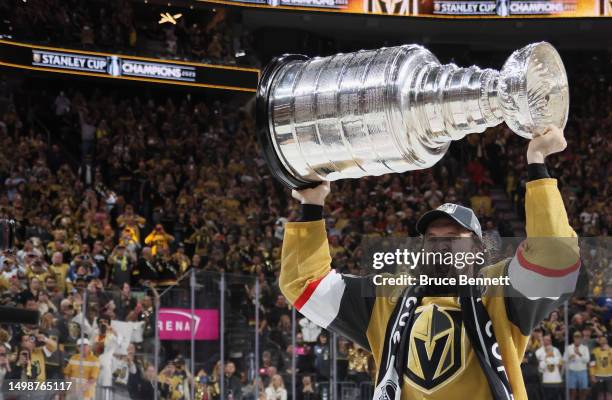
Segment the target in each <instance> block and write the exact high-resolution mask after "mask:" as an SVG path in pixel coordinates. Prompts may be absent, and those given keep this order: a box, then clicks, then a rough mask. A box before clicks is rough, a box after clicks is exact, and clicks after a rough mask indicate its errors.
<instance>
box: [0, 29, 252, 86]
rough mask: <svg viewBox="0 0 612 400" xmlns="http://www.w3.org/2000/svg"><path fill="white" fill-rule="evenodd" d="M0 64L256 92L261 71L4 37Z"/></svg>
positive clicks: (102, 76) (66, 72)
mask: <svg viewBox="0 0 612 400" xmlns="http://www.w3.org/2000/svg"><path fill="white" fill-rule="evenodd" d="M0 66H5V67H13V68H21V69H28V70H34V71H45V72H55V73H63V74H73V75H85V76H93V77H99V78H110V79H126V80H133V81H143V82H152V83H162V84H174V85H184V86H194V87H206V88H214V89H226V90H237V91H245V92H255V91H256V90H257V81H258V79H259V70H257V69H253V68H241V67H233V66H223V65H210V64H200V63H190V62H182V61H174V60H160V59H154V58H146V57H134V56H127V55H116V54H106V53H97V52H89V51H77V50H69V49H61V48H53V47H46V46H36V45H30V44H25V43H18V42H12V41H7V40H0Z"/></svg>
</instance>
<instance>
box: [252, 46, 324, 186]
mask: <svg viewBox="0 0 612 400" xmlns="http://www.w3.org/2000/svg"><path fill="white" fill-rule="evenodd" d="M294 60H308V57H306V56H304V55H300V54H285V55H283V56H281V57H275V58H274V59H272V61H270V63H269V64H268V65H266V67H265V68H264V70H263V71H262V73H261V77H260V79H259V86H258V88H257V94H256V99H255V120H256V123H257V139H258V140H259V145H260V146H261V148H262V151H263V156H264V159H265V161H266V164H268V167H269V168H270V172H271V173H272V176H274V178H276V179H277V180H278V181H279V182H281V183H282V184H283V185H285V186H286V187H288V188H290V189H295V190H302V189H309V188H314V187H316V186H319V184H320V183H321V182H312V181H307V180H305V179H302V178H299V177H296V176H295V175H294V174H292V173H291V172H290V171H289V170H287V168H286V167H285V166H284V165H283V162H282V161H281V159H280V158H279V156H278V154H277V153H276V150H275V149H274V143H272V134H273V133H272V132H270V124H269V122H268V116H269V115H270V114H268V104H269V102H268V97H269V96H270V89H271V85H272V82H274V77H275V75H276V73H277V72H278V71H279V70H280V69H281V67H282V66H283V65H285V64H287V63H288V62H290V61H294Z"/></svg>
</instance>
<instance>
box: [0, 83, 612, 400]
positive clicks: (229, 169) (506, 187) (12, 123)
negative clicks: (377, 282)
mask: <svg viewBox="0 0 612 400" xmlns="http://www.w3.org/2000/svg"><path fill="white" fill-rule="evenodd" d="M579 85H580V86H578V87H574V88H573V89H574V92H573V93H574V96H575V97H574V98H575V99H576V100H574V101H576V102H579V104H580V107H576V108H575V109H574V111H575V113H574V114H573V115H572V116H571V119H570V123H569V124H568V127H567V129H566V136H567V140H568V148H567V150H566V151H565V152H564V153H562V154H561V155H558V156H554V157H551V158H550V160H549V161H548V164H549V166H550V170H551V174H552V175H553V176H555V177H557V178H558V179H559V182H560V186H561V190H562V192H563V194H564V200H565V202H566V207H567V210H568V214H569V216H570V221H571V224H572V226H573V228H574V229H575V230H576V232H578V234H579V235H581V236H603V237H606V236H608V233H609V229H610V224H611V222H612V216H611V213H610V202H609V201H608V200H609V198H610V181H609V176H612V174H611V172H612V171H611V169H612V167H611V166H612V164H611V163H610V160H609V157H607V154H610V146H611V145H610V143H608V142H607V141H606V140H605V135H606V132H607V131H608V130H609V129H611V128H612V112H611V110H610V109H606V108H605V107H606V106H607V105H608V104H612V90H611V87H610V86H606V85H609V83H607V84H606V83H605V82H601V81H596V80H590V79H589V78H588V77H585V78H584V79H582V81H581V82H579ZM582 93H588V94H589V95H586V94H582ZM592 93H597V96H598V97H594V96H593V97H591V94H592ZM45 106H46V107H47V112H48V113H49V114H50V115H51V119H52V123H51V124H50V130H51V132H50V135H49V136H47V135H45V134H43V132H42V131H41V130H40V128H39V127H37V125H35V124H33V123H32V120H31V118H29V114H28V112H27V107H28V105H27V104H23V102H20V101H18V99H16V98H15V97H14V96H13V95H12V93H11V91H7V90H3V91H0V144H1V145H0V176H1V177H2V180H1V181H2V184H3V187H2V191H1V192H0V213H1V214H2V215H3V216H6V217H10V218H12V219H14V220H15V221H16V224H17V233H16V243H17V250H16V251H15V252H5V253H4V254H2V255H1V257H0V266H1V268H2V270H1V272H0V304H2V305H6V306H17V307H24V308H26V309H36V310H39V311H40V313H41V315H42V318H41V321H40V324H39V325H37V326H27V325H10V324H4V325H2V329H0V343H1V345H0V376H2V377H3V378H4V379H5V380H8V379H17V380H29V381H44V380H49V379H64V378H68V377H69V378H71V379H72V380H74V381H75V382H76V381H78V382H80V384H81V385H83V386H84V390H83V392H82V395H81V397H82V398H85V399H89V398H94V397H95V398H102V397H100V396H104V391H103V389H104V388H111V387H112V389H108V390H112V391H113V392H114V393H115V394H116V395H123V396H125V397H128V398H129V397H131V398H134V399H150V398H152V396H153V393H154V392H155V391H158V393H159V394H160V395H161V396H162V397H161V398H163V399H172V400H180V399H187V398H189V392H190V389H191V386H192V385H193V388H194V390H195V392H196V398H197V399H210V398H213V399H214V398H218V397H219V393H220V392H219V391H220V387H221V385H220V383H221V380H222V379H223V387H224V390H225V391H226V395H227V396H226V398H233V399H241V398H243V397H244V398H245V399H253V400H260V399H262V400H263V399H264V398H265V399H267V400H273V399H274V400H285V399H286V398H287V396H290V395H291V393H290V392H288V390H287V388H286V387H285V385H288V384H289V382H290V380H291V376H292V375H293V374H294V373H295V374H297V376H298V384H297V386H298V395H297V397H298V398H300V399H301V398H304V399H311V400H312V399H317V398H327V396H329V393H328V392H327V389H328V388H327V386H326V385H324V384H323V383H322V382H326V381H328V380H329V379H330V365H331V351H332V350H331V348H330V341H331V339H332V338H331V337H330V336H329V335H328V333H327V332H325V331H322V330H321V329H320V328H318V327H317V326H316V325H314V324H313V323H312V322H310V321H308V320H307V319H305V318H302V317H300V316H299V315H298V322H299V323H298V326H297V338H296V347H295V348H294V347H293V346H292V340H291V331H292V327H291V308H290V306H289V305H288V304H287V302H286V300H285V299H284V297H283V296H282V295H281V294H280V292H279V289H278V285H277V279H278V273H279V254H280V247H281V242H282V237H283V230H284V224H285V223H286V222H287V221H289V220H293V219H295V218H296V217H297V213H298V207H297V204H296V202H294V201H292V200H290V196H289V193H288V192H287V191H286V190H285V189H283V188H282V187H280V186H279V185H278V184H277V183H276V182H275V181H274V180H273V178H272V177H271V176H270V174H269V172H268V170H267V167H266V166H265V164H264V162H263V159H262V158H261V155H260V152H259V150H258V148H257V144H256V140H255V134H254V121H253V119H252V117H251V116H250V113H249V109H248V107H240V104H237V103H236V102H235V101H219V100H217V101H210V100H203V99H202V98H198V97H192V96H190V95H180V94H176V95H172V96H167V97H164V98H161V97H155V96H152V97H149V98H145V97H144V96H140V95H137V94H136V95H134V94H133V93H129V92H128V91H120V92H113V91H111V90H101V89H96V90H91V89H86V88H82V87H78V86H74V87H67V88H66V90H65V91H61V92H60V91H58V92H57V93H54V96H53V98H51V99H50V100H49V101H48V102H47V103H46V105H45ZM79 140H80V142H81V146H79V147H78V148H77V149H76V153H75V154H76V157H75V158H76V159H77V160H79V162H78V163H71V162H70V159H71V157H70V156H68V154H69V153H70V152H71V151H73V150H72V149H71V148H70V146H69V145H68V146H67V145H66V144H68V143H75V142H79ZM524 153H525V142H524V140H523V139H521V138H519V137H517V136H515V135H514V134H512V133H511V132H510V131H509V130H508V129H507V128H505V127H504V126H500V127H497V128H493V129H489V130H488V131H487V132H486V133H485V134H483V135H471V136H469V137H468V138H467V139H466V140H463V141H461V142H458V143H455V144H453V146H452V148H451V151H450V152H449V154H447V155H446V156H445V157H444V159H443V160H442V161H441V162H440V163H439V164H437V165H436V166H435V167H434V168H431V169H428V170H424V171H416V172H413V173H407V174H402V175H385V176H381V177H375V178H364V179H359V180H345V181H339V182H334V183H333V185H332V194H331V195H330V199H329V201H328V202H327V204H326V209H325V216H326V223H327V228H328V237H329V242H330V246H331V253H332V256H333V267H334V268H336V269H337V270H339V271H342V272H348V273H352V274H357V275H359V274H363V272H364V268H362V267H363V265H361V260H360V255H361V251H362V250H361V249H360V242H361V239H362V238H363V237H366V236H394V235H410V236H414V235H416V231H415V222H416V219H417V218H418V216H419V215H420V214H421V213H423V212H424V211H426V210H428V209H430V208H434V207H437V206H438V205H440V204H442V203H444V202H457V203H463V204H468V205H471V206H472V207H474V209H475V212H476V213H477V214H478V216H479V218H480V220H481V223H482V224H483V226H485V230H486V232H487V235H498V236H514V235H515V234H516V233H517V232H514V230H513V227H512V226H510V225H509V224H508V222H507V220H506V218H505V217H501V216H500V214H499V213H498V210H496V209H495V203H494V201H493V199H492V197H491V195H490V191H491V190H492V189H494V188H501V189H502V192H505V193H506V195H507V197H508V198H509V199H510V200H511V201H512V202H513V204H514V205H515V208H516V212H517V213H518V216H519V218H522V216H521V214H522V213H523V211H522V210H521V204H522V203H523V197H524V191H525V189H524V188H525V181H526V166H525V158H524ZM589 257H590V258H589ZM596 260H597V261H596ZM608 262H609V260H605V262H604V261H601V257H597V254H591V253H589V254H586V255H584V254H583V265H584V266H585V268H584V270H585V273H586V274H587V275H588V278H589V281H590V282H591V292H592V293H591V294H592V296H591V297H588V298H578V297H576V298H574V299H572V301H571V302H570V306H569V316H570V320H569V321H564V312H563V311H564V310H562V309H561V310H559V311H558V312H555V313H552V314H551V315H550V317H549V318H547V319H546V320H545V321H544V322H543V323H542V324H541V326H540V327H538V328H537V329H536V330H535V332H534V334H533V336H532V339H531V341H530V346H529V351H528V352H527V354H526V356H525V360H524V364H523V367H524V368H523V370H524V374H525V377H526V381H527V383H528V387H529V390H530V393H531V395H532V396H534V397H531V396H530V399H531V398H535V399H538V398H550V399H553V398H554V399H557V398H559V397H558V396H559V393H561V392H560V391H561V390H562V387H563V382H564V378H563V368H565V367H566V366H567V367H569V368H570V369H572V370H577V371H580V370H585V371H586V369H588V368H589V366H590V365H591V364H590V362H591V361H593V359H596V360H597V362H598V364H596V365H595V366H593V367H592V368H594V369H593V373H592V374H591V375H590V377H591V378H592V379H593V383H594V382H597V379H598V378H597V377H598V376H600V377H603V376H604V375H605V374H606V373H607V369H606V368H607V357H608V347H607V343H608V341H609V336H610V335H611V334H612V326H611V325H610V315H612V292H611V291H610V290H608V289H607V288H610V287H611V286H610V284H609V282H608V279H609V278H608V276H606V274H605V272H606V268H607V267H608V264H607V263H608ZM192 269H195V270H197V271H199V272H202V273H205V274H209V276H217V277H218V276H219V273H220V272H225V273H226V274H227V276H228V283H229V285H230V287H232V288H235V287H236V285H234V286H231V285H232V282H233V279H234V278H232V277H252V279H253V280H252V282H254V280H255V279H257V280H259V282H260V294H261V297H260V304H261V307H260V310H259V315H260V325H259V326H257V327H255V319H254V314H255V313H254V312H253V311H249V310H252V309H253V307H252V304H253V298H254V296H255V292H254V287H253V285H252V284H251V283H249V284H247V285H246V286H244V287H243V290H232V293H231V296H230V297H231V298H232V300H231V302H232V304H237V305H238V307H237V308H233V309H232V311H235V312H237V313H240V314H241V315H242V317H244V319H245V320H246V322H247V324H248V326H250V327H251V329H257V330H258V331H259V333H260V337H261V343H262V346H261V354H258V355H256V356H257V357H259V365H260V367H261V368H260V370H259V371H254V370H253V364H252V363H250V362H248V360H247V358H248V357H247V356H246V355H245V354H243V355H242V356H236V357H233V356H231V355H227V357H226V363H225V364H224V365H221V363H220V362H219V361H218V359H219V354H214V355H212V356H213V361H212V362H208V363H202V364H196V367H197V368H196V371H197V372H196V373H195V376H192V375H191V374H190V371H189V368H188V367H186V366H187V365H188V363H187V362H186V360H185V354H186V353H182V354H181V352H178V351H176V349H173V348H172V346H168V345H167V344H166V343H162V349H160V353H159V354H160V356H159V368H158V369H156V367H155V364H154V359H155V357H154V353H155V351H156V346H155V324H154V318H155V312H154V308H155V305H156V304H160V302H163V299H162V298H160V293H161V292H162V291H164V290H165V289H167V288H169V287H173V286H174V285H176V284H177V283H178V285H179V286H180V285H181V284H182V283H181V282H184V281H185V280H184V279H183V280H181V278H182V277H184V276H185V274H186V273H188V272H189V271H190V270H192ZM236 279H237V280H236V281H234V282H242V281H241V280H240V279H238V278H236ZM249 282H251V281H249ZM238 287H239V286H238ZM174 305H179V306H180V305H183V306H188V303H185V304H174ZM126 327H127V328H126ZM128 328H129V329H130V330H131V331H130V332H131V334H130V335H127V336H126V335H125V332H126V329H128ZM566 333H567V334H568V335H569V337H571V338H572V340H574V341H575V342H574V344H573V347H568V348H566V347H565V335H566ZM581 346H586V347H587V350H586V351H585V350H584V349H585V348H584V347H581ZM595 348H597V349H598V350H597V351H594V349H595ZM293 353H295V354H297V361H296V365H295V367H294V365H293V364H292V354H293ZM591 353H593V354H594V355H596V356H597V357H599V358H597V357H595V358H589V360H588V361H586V362H585V361H582V362H581V361H580V360H581V359H580V357H583V358H584V359H586V357H587V355H588V356H589V357H591V356H590V354H591ZM611 355H612V354H611ZM337 356H338V357H337V358H338V360H339V362H338V365H337V367H338V368H337V374H338V377H339V379H340V380H341V381H350V382H353V383H354V384H355V387H357V388H360V387H361V386H360V385H361V383H362V382H368V381H369V380H370V376H371V372H372V371H371V369H372V360H371V358H370V356H369V355H368V354H367V353H366V352H365V351H364V350H362V349H360V348H359V347H357V346H355V345H353V344H352V343H350V342H349V341H347V340H344V339H339V341H338V346H337ZM604 358H605V359H606V365H603V360H604ZM83 365H85V366H87V368H82V366H83ZM294 368H295V369H294ZM598 368H599V369H598ZM580 374H581V373H580ZM580 374H576V375H577V376H578V375H580ZM597 374H600V375H597ZM255 375H258V376H261V377H262V379H259V380H254V379H253V378H254V376H255ZM611 375H612V374H611ZM581 376H582V375H580V376H579V377H577V378H572V379H575V380H576V382H579V381H580V382H581V380H582V377H581ZM156 380H157V381H159V384H158V385H157V386H156V385H155V384H154V382H155V381H156ZM255 385H258V386H257V387H256V386H255ZM576 386H580V385H579V384H578V383H577V384H576ZM587 386H588V387H591V386H592V385H591V382H590V381H589V382H587ZM596 386H597V387H596V392H597V393H599V394H601V393H605V392H606V391H607V390H608V391H609V390H610V388H608V387H606V383H603V384H597V385H596ZM580 387H581V386H580ZM96 391H97V392H96ZM257 392H258V393H259V399H255V396H256V395H255V393H257ZM96 393H97V394H96ZM586 394H587V392H586V391H583V392H579V391H578V389H577V390H576V396H585V395H586ZM361 395H362V396H363V393H362V394H361ZM538 396H539V397H538ZM575 398H579V397H575ZM580 398H584V397H580ZM593 398H595V397H593Z"/></svg>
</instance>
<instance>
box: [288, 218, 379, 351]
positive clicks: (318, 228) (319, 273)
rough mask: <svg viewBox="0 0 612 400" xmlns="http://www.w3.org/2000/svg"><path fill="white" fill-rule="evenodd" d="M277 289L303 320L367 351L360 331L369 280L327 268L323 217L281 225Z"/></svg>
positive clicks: (368, 307)
mask: <svg viewBox="0 0 612 400" xmlns="http://www.w3.org/2000/svg"><path fill="white" fill-rule="evenodd" d="M280 289H281V291H282V293H283V294H284V295H285V297H286V298H287V299H288V300H289V301H290V302H291V303H292V304H293V305H294V306H295V308H296V309H297V310H298V311H299V312H300V313H301V314H303V315H304V316H305V317H306V318H308V319H310V320H311V321H312V322H314V323H315V324H317V325H319V326H320V327H322V328H325V329H329V330H331V331H334V332H336V333H338V334H340V335H342V336H345V337H347V338H348V339H350V340H352V341H354V342H355V343H357V344H358V345H359V346H361V347H363V348H365V349H367V350H370V346H369V343H368V339H367V336H366V332H367V328H368V325H369V321H370V316H371V313H372V308H373V306H374V300H375V297H374V296H370V294H371V293H372V292H371V290H373V283H372V280H371V279H368V278H365V277H358V276H353V275H346V274H340V273H338V272H336V271H335V270H333V269H331V255H330V252H329V244H328V242H327V233H326V231H325V222H324V221H323V220H318V221H309V222H288V223H287V224H286V225H285V236H284V240H283V249H282V256H281V274H280Z"/></svg>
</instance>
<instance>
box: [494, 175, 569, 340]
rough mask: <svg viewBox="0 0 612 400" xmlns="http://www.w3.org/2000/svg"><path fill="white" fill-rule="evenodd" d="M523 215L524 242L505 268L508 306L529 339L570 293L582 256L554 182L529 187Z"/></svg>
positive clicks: (539, 180)
mask: <svg viewBox="0 0 612 400" xmlns="http://www.w3.org/2000/svg"><path fill="white" fill-rule="evenodd" d="M525 213H526V231H527V238H526V240H525V241H523V242H522V243H521V245H520V246H519V247H518V249H517V250H516V253H515V255H514V257H513V258H512V259H511V260H510V262H509V264H508V271H507V272H508V277H509V281H510V286H509V287H507V288H506V308H507V312H508V318H509V320H510V322H512V323H513V324H514V325H516V326H517V327H518V328H519V329H520V331H521V333H522V334H523V335H525V336H527V335H529V334H530V333H531V331H532V330H533V328H534V327H535V326H536V325H537V324H538V323H539V322H540V321H542V320H543V319H544V318H546V317H547V316H548V314H549V313H550V312H551V311H553V310H555V309H556V308H557V307H559V306H560V305H561V304H562V303H563V301H565V300H566V299H567V298H568V297H569V296H570V295H571V293H572V292H573V291H574V289H575V287H576V281H577V279H578V273H579V269H580V254H579V248H578V238H577V235H576V232H574V230H573V229H572V228H571V226H570V224H569V221H568V218H567V212H566V211H565V206H564V205H563V199H562V198H561V193H560V192H559V190H558V188H557V180H556V179H550V178H546V179H538V180H535V181H530V182H528V183H527V192H526V195H525Z"/></svg>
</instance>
